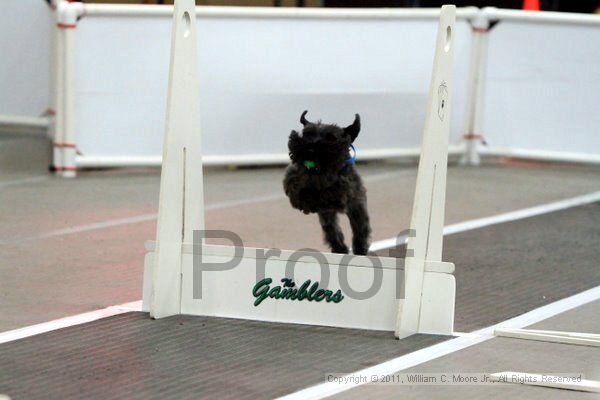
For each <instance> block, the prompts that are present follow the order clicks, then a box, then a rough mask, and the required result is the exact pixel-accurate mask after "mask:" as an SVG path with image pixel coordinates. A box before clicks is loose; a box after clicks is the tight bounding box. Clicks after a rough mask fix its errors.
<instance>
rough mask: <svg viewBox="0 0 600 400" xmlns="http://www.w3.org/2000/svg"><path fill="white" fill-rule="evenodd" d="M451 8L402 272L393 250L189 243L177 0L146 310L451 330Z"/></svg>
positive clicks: (188, 5) (192, 98)
mask: <svg viewBox="0 0 600 400" xmlns="http://www.w3.org/2000/svg"><path fill="white" fill-rule="evenodd" d="M455 13H456V10H455V7H454V6H444V7H442V10H441V17H440V22H439V27H438V35H437V42H436V52H435V58H434V65H433V74H432V79H431V85H430V92H429V100H428V103H427V117H426V118H427V119H426V123H425V132H424V136H423V146H422V152H421V159H420V163H419V172H418V178H417V188H416V192H415V202H414V205H413V214H412V220H411V230H412V232H414V233H415V235H414V237H410V238H409V241H408V248H409V252H410V251H412V256H411V257H407V258H406V262H405V266H404V273H402V265H398V263H399V262H401V260H399V259H396V258H392V257H370V256H353V255H348V254H332V253H317V252H307V251H288V250H277V249H253V248H245V247H235V246H217V245H208V244H206V243H204V241H203V240H202V241H201V242H200V241H198V240H196V241H195V242H194V240H193V239H194V237H193V235H194V232H195V231H203V230H204V205H203V182H202V154H201V135H200V123H199V116H198V112H197V110H198V98H199V97H198V76H197V75H198V68H197V61H196V60H197V59H196V18H195V7H194V1H193V0H177V1H176V2H175V8H174V16H173V29H172V47H171V66H170V75H169V90H168V103H167V123H166V130H165V138H164V148H163V165H162V173H161V185H160V200H159V211H158V226H157V234H156V244H154V243H152V242H150V243H148V244H147V249H148V250H149V252H148V253H147V255H146V258H145V265H144V300H143V309H144V310H146V311H150V314H151V316H152V317H153V318H162V317H167V316H170V315H175V314H188V315H206V316H218V317H230V318H244V319H252V320H260V321H273V322H285V323H299V324H310V325H322V326H336V327H346V328H359V329H374V330H388V331H395V332H396V336H397V337H398V338H403V337H406V336H409V335H412V334H415V333H432V334H446V335H450V334H452V333H453V321H454V302H455V280H454V276H453V275H452V273H453V271H454V265H453V264H451V263H446V262H442V261H441V254H442V240H443V237H442V229H443V222H444V203H445V186H446V167H447V157H448V133H449V119H450V104H451V93H452V91H451V88H452V86H451V68H452V53H453V46H452V33H453V30H454V22H455ZM282 140H285V135H283V136H282ZM318 233H319V232H317V231H315V234H318ZM200 243H202V244H200ZM409 254H410V253H409ZM194 263H196V265H194ZM228 263H229V266H227V265H228ZM207 266H208V267H207ZM219 266H222V267H219ZM402 276H404V279H403V280H402V279H401V277H402ZM403 285H404V299H399V297H400V296H399V293H400V292H401V288H402V286H403Z"/></svg>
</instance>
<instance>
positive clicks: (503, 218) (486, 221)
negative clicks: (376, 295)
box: [369, 191, 600, 251]
mask: <svg viewBox="0 0 600 400" xmlns="http://www.w3.org/2000/svg"><path fill="white" fill-rule="evenodd" d="M596 201H600V191H598V192H593V193H589V194H585V195H583V196H577V197H572V198H569V199H565V200H560V201H555V202H552V203H547V204H542V205H539V206H535V207H529V208H523V209H521V210H516V211H510V212H507V213H504V214H498V215H493V216H491V217H485V218H477V219H472V220H470V221H465V222H459V223H457V224H452V225H448V226H445V227H444V235H452V234H453V233H459V232H466V231H470V230H473V229H478V228H483V227H486V226H490V225H496V224H501V223H504V222H510V221H516V220H518V219H524V218H529V217H534V216H536V215H542V214H547V213H551V212H554V211H559V210H565V209H567V208H572V207H577V206H582V205H585V204H590V203H594V202H596ZM405 240H406V236H399V237H398V238H389V239H384V240H378V241H376V242H373V243H372V244H371V247H370V248H369V250H371V251H378V250H383V249H389V248H391V247H395V246H396V245H397V244H398V243H403V242H404V241H405Z"/></svg>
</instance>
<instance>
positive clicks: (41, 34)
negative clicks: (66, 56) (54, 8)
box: [0, 0, 53, 125]
mask: <svg viewBox="0 0 600 400" xmlns="http://www.w3.org/2000/svg"><path fill="white" fill-rule="evenodd" d="M51 19H52V14H51V11H50V8H49V7H48V5H47V4H46V3H45V2H43V1H41V0H2V2H0V124H19V125H20V124H27V125H44V124H45V119H43V118H42V117H41V116H42V115H44V114H45V113H46V112H47V109H48V107H49V105H50V104H51V103H50V85H51V83H50V82H51V79H50V78H51V77H50V71H51V69H50V62H51V47H52V46H51V36H52V32H53V28H52V26H53V24H52V23H51Z"/></svg>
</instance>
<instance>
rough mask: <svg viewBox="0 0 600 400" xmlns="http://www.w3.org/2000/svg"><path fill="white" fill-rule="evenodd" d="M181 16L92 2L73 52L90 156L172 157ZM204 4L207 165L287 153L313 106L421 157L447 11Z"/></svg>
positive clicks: (77, 132) (79, 139)
mask: <svg viewBox="0 0 600 400" xmlns="http://www.w3.org/2000/svg"><path fill="white" fill-rule="evenodd" d="M475 12H476V9H473V8H469V9H463V10H459V13H458V15H459V16H462V17H463V18H465V17H468V16H471V15H473V14H474V13H475ZM171 13H172V7H168V6H165V7H157V6H152V7H142V6H134V7H132V6H107V5H93V4H88V5H86V6H85V13H84V16H83V18H82V19H81V20H80V21H79V22H78V24H77V28H76V29H75V30H74V31H75V32H74V35H75V36H74V37H75V39H74V48H73V50H72V53H73V57H74V61H73V62H74V66H73V71H74V79H75V82H74V85H73V87H74V104H75V110H74V115H75V121H74V128H73V130H74V143H76V145H77V149H78V151H79V152H80V153H81V155H79V156H77V158H76V164H77V165H78V166H96V165H136V164H140V165H146V164H159V163H160V154H161V148H162V129H163V127H164V125H165V122H164V115H163V113H162V112H161V110H162V109H163V108H164V104H165V98H166V87H167V82H166V80H165V79H164V76H166V74H167V71H168V54H169V40H168V32H169V27H170V15H171ZM197 14H198V44H199V51H198V63H199V76H200V110H199V112H200V115H201V116H202V128H203V131H204V132H205V135H204V144H203V153H204V161H205V164H214V163H218V164H222V163H254V164H261V163H273V162H285V161H286V160H287V136H288V134H289V132H290V130H291V129H296V128H298V126H299V123H298V119H299V116H300V113H301V112H302V111H303V110H305V109H308V110H309V114H308V117H309V119H310V118H312V119H323V120H324V121H332V122H338V123H340V124H345V123H349V122H351V120H352V118H353V117H354V113H357V112H358V113H360V114H361V118H362V121H363V126H364V128H363V131H362V132H361V135H360V136H359V138H358V143H357V148H358V156H359V158H360V159H365V158H370V157H371V158H372V157H382V156H390V155H407V154H410V155H417V154H418V151H419V145H420V143H421V137H420V132H422V130H423V120H424V111H423V110H424V107H423V106H424V104H425V102H426V95H427V83H428V80H429V74H430V73H431V67H430V66H431V63H432V60H433V49H432V47H431V46H430V45H428V44H429V43H430V42H431V40H432V38H434V37H435V32H436V28H437V18H438V16H439V10H432V9H422V10H406V9H404V10H341V11H340V10H323V9H318V10H314V9H312V10H311V9H305V10H299V9H269V8H262V9H253V8H233V7H230V8H225V7H198V8H197ZM454 35H455V43H456V49H455V51H456V56H455V60H456V61H455V66H454V70H455V71H456V72H455V76H456V81H455V82H456V83H455V85H456V87H457V88H458V90H457V91H456V101H455V104H456V107H455V109H454V110H453V112H454V114H455V115H454V116H453V118H452V121H453V126H452V135H451V142H452V143H453V144H455V145H457V144H459V142H460V134H461V133H462V131H461V130H462V124H463V123H464V119H465V108H464V106H465V104H466V98H465V93H466V90H464V89H465V88H466V87H467V76H468V57H469V45H470V26H469V25H468V23H467V22H466V21H465V20H464V19H463V20H462V21H460V22H458V23H457V26H456V32H455V33H454ZM67 142H68V141H67ZM452 150H453V151H455V152H457V151H458V150H459V147H458V146H454V147H453V149H452Z"/></svg>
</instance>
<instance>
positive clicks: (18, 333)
mask: <svg viewBox="0 0 600 400" xmlns="http://www.w3.org/2000/svg"><path fill="white" fill-rule="evenodd" d="M141 310H142V301H141V300H139V301H134V302H131V303H125V304H121V305H118V306H111V307H107V308H104V309H102V310H96V311H90V312H87V313H83V314H77V315H73V316H70V317H65V318H60V319H55V320H54V321H48V322H43V323H41V324H37V325H31V326H27V327H25V328H20V329H15V330H12V331H6V332H2V333H0V344H2V343H6V342H11V341H13V340H18V339H23V338H26V337H29V336H34V335H39V334H40V333H44V332H50V331H54V330H56V329H61V328H66V327H69V326H74V325H79V324H84V323H86V322H92V321H96V320H98V319H102V318H106V317H111V316H113V315H118V314H123V313H127V312H131V311H141Z"/></svg>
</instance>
